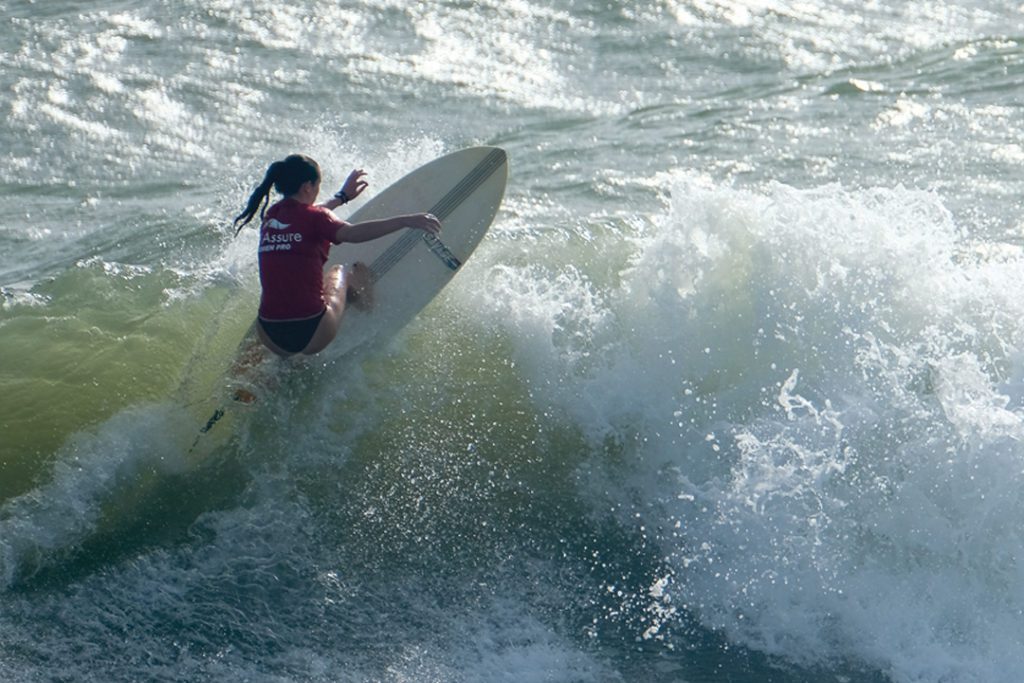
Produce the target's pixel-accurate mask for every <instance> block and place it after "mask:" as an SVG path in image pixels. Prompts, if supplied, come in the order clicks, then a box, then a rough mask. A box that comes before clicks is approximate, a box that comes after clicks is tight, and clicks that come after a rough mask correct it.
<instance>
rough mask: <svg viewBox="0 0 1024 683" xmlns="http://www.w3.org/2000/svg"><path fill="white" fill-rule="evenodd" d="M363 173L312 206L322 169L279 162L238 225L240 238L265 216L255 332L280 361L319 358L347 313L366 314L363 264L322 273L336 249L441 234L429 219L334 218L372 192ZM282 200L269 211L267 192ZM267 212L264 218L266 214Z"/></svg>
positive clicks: (303, 162) (300, 161) (367, 275)
mask: <svg viewBox="0 0 1024 683" xmlns="http://www.w3.org/2000/svg"><path fill="white" fill-rule="evenodd" d="M365 175H366V173H365V172H364V171H363V170H361V169H356V170H354V171H352V173H351V174H349V176H348V179H347V180H346V181H345V184H344V185H343V186H342V188H341V190H339V191H338V193H337V194H335V195H334V196H333V197H332V198H331V199H328V200H327V201H326V202H323V203H321V204H315V202H316V200H317V197H318V196H319V194H320V178H321V176H320V166H319V165H318V164H317V163H316V161H314V160H313V159H311V158H309V157H307V156H304V155H301V154H293V155H291V156H288V157H286V158H285V159H283V160H281V161H275V162H274V163H272V164H271V165H270V167H269V168H268V169H267V172H266V175H265V176H264V177H263V182H261V183H260V185H259V186H258V187H257V188H256V189H255V190H254V191H253V193H252V195H251V196H250V197H249V202H248V204H247V205H246V207H245V210H244V211H242V213H240V214H239V215H238V216H237V217H236V218H235V221H234V224H235V225H236V226H237V229H236V231H235V234H236V235H237V234H238V232H239V231H240V230H241V229H242V228H243V227H245V225H246V224H248V223H249V222H250V221H251V220H252V219H253V218H254V217H255V216H256V214H257V212H258V213H259V214H260V221H261V222H260V247H259V269H260V288H261V295H260V307H259V315H258V318H257V324H256V330H257V333H258V335H259V339H260V341H261V342H262V343H263V345H264V346H266V347H267V348H268V349H270V350H271V351H273V352H274V353H276V354H277V355H279V356H282V357H288V356H292V355H295V354H298V353H302V354H314V353H318V352H320V351H322V350H323V349H324V348H326V347H327V345H328V344H330V343H331V341H332V340H333V339H334V337H335V336H336V335H337V333H338V328H339V326H340V325H341V318H342V315H343V314H344V312H345V305H346V303H347V302H349V301H351V303H352V304H353V305H356V306H359V307H368V306H369V305H370V302H371V300H372V292H371V287H372V281H371V278H372V274H371V272H370V269H369V268H367V267H366V266H365V265H364V264H361V263H357V264H354V265H352V266H350V267H343V266H334V267H333V268H331V269H330V270H328V271H327V272H326V273H324V271H323V268H324V264H326V263H327V256H328V253H329V251H330V248H331V246H332V245H336V244H341V243H343V242H353V243H355V242H368V241H370V240H374V239H377V238H379V237H383V236H385V235H388V234H390V233H392V232H395V231H397V230H401V229H402V228H413V229H416V230H423V231H424V232H428V233H431V234H435V235H436V234H437V233H438V232H440V230H441V223H440V222H439V221H438V220H437V218H435V217H434V216H433V215H431V214H428V213H414V214H409V215H403V216H393V217H391V218H382V219H377V220H370V221H364V222H361V223H347V222H345V221H343V220H341V219H339V218H338V217H337V216H335V215H334V213H333V210H334V209H336V208H338V207H339V206H341V205H342V204H345V203H346V202H348V201H350V200H352V199H354V198H355V197H358V196H359V195H360V194H361V193H362V192H363V190H365V189H366V187H367V182H366V180H365ZM271 188H273V189H276V190H277V191H278V192H279V193H280V194H282V195H283V198H282V199H281V200H280V201H278V202H277V203H275V204H274V205H272V206H271V207H270V208H267V204H268V203H269V202H270V190H271ZM261 205H262V207H263V208H262V210H261V208H260V207H261Z"/></svg>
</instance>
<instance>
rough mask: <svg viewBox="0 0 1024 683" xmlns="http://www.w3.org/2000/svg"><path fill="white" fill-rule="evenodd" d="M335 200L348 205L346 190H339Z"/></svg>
mask: <svg viewBox="0 0 1024 683" xmlns="http://www.w3.org/2000/svg"><path fill="white" fill-rule="evenodd" d="M334 198H335V199H337V200H338V201H340V202H341V203H342V204H348V195H347V194H345V190H338V192H337V194H335V195H334Z"/></svg>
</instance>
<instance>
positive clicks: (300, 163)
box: [234, 154, 320, 235]
mask: <svg viewBox="0 0 1024 683" xmlns="http://www.w3.org/2000/svg"><path fill="white" fill-rule="evenodd" d="M317 180H320V165H319V164H317V163H316V162H315V161H313V160H312V159H310V158H309V157H307V156H306V155H304V154H292V155H290V156H287V157H285V158H284V159H283V160H281V161H275V162H274V163H272V164H270V167H269V168H268V169H267V173H266V175H265V176H263V182H261V183H260V184H259V186H258V187H257V188H256V189H255V190H253V192H252V194H251V195H249V203H248V204H246V205H245V210H244V211H242V213H240V214H238V215H237V216H236V217H235V221H234V225H235V226H237V227H236V229H235V235H238V233H239V232H241V230H242V228H244V227H245V226H246V224H247V223H248V222H249V221H251V220H252V219H253V217H254V216H255V215H256V212H259V214H260V220H263V214H264V213H265V212H266V210H267V204H269V203H270V188H271V187H273V188H274V189H276V190H277V191H278V192H280V193H281V194H283V195H284V196H286V197H287V196H289V195H293V194H295V193H296V192H298V191H299V188H300V187H302V184H303V183H306V182H309V181H313V182H316V181H317ZM261 204H262V205H263V206H262V208H260V205H261ZM239 221H241V223H239Z"/></svg>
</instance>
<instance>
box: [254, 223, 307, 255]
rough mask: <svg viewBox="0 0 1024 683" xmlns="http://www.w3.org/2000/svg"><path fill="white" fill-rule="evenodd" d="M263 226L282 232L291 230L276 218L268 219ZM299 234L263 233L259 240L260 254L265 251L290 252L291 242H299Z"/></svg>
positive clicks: (300, 235) (287, 224)
mask: <svg viewBox="0 0 1024 683" xmlns="http://www.w3.org/2000/svg"><path fill="white" fill-rule="evenodd" d="M264 225H265V226H266V227H267V228H269V229H272V230H279V231H284V230H288V229H289V228H291V224H290V223H282V222H281V221H279V220H277V219H276V218H269V219H267V221H266V222H265V223H264ZM301 241H302V233H301V232H276V233H271V232H264V233H263V236H262V237H261V238H260V253H263V252H267V251H291V248H292V243H293V242H301Z"/></svg>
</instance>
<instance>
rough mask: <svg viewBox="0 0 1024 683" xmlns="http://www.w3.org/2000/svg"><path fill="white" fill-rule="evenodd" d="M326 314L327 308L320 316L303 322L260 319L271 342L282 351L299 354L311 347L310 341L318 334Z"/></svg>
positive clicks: (305, 319)
mask: <svg viewBox="0 0 1024 683" xmlns="http://www.w3.org/2000/svg"><path fill="white" fill-rule="evenodd" d="M326 312H327V309H326V308H325V309H324V310H322V311H320V313H319V314H318V315H314V316H313V317H312V318H304V319H303V320H264V319H263V318H260V319H259V320H260V327H262V328H263V331H264V332H266V333H267V336H268V337H270V341H272V342H274V343H275V344H277V345H278V346H279V347H280V348H281V350H282V351H287V352H288V353H298V352H300V351H302V349H304V348H306V347H307V346H309V341H310V340H311V339H312V338H313V335H314V334H315V333H316V328H317V327H319V325H320V319H321V318H323V317H324V313H326Z"/></svg>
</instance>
